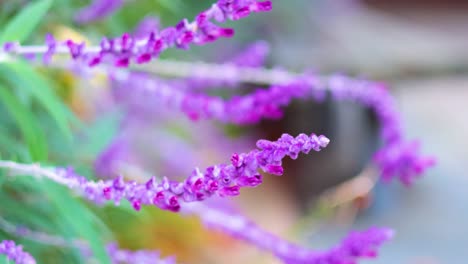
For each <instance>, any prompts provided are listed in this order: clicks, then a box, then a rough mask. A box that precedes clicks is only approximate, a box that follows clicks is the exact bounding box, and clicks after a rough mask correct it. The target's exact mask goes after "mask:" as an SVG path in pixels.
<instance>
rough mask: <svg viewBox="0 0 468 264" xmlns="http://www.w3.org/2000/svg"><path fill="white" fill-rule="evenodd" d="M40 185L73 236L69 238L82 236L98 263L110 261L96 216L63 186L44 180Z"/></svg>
mask: <svg viewBox="0 0 468 264" xmlns="http://www.w3.org/2000/svg"><path fill="white" fill-rule="evenodd" d="M40 187H41V188H42V190H43V193H45V194H47V196H48V197H49V199H50V202H51V203H52V205H53V206H54V207H55V208H56V209H57V210H58V212H59V213H60V218H61V219H62V224H65V225H67V226H68V230H69V231H70V234H69V235H71V236H75V237H70V238H73V239H76V236H79V237H81V238H84V239H85V240H86V241H87V242H88V243H89V245H90V247H91V250H92V251H93V256H95V257H96V258H97V259H98V260H99V261H98V263H104V264H105V263H110V259H109V256H108V255H107V252H106V249H105V241H104V240H103V236H102V232H103V231H104V230H99V229H98V227H99V228H102V227H103V225H101V224H100V223H99V222H97V220H98V218H97V217H96V216H95V215H94V214H93V213H92V212H91V211H90V210H89V209H88V208H87V207H86V206H84V205H83V204H82V203H81V202H80V201H79V200H77V199H75V198H73V197H71V196H70V192H69V191H68V190H67V189H66V188H64V187H63V186H59V185H57V184H55V183H53V182H49V181H44V182H42V184H41V185H40Z"/></svg>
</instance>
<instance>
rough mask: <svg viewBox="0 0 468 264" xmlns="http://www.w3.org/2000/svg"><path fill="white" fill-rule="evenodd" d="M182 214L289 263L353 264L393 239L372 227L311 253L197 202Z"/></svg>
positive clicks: (389, 232) (384, 230)
mask: <svg viewBox="0 0 468 264" xmlns="http://www.w3.org/2000/svg"><path fill="white" fill-rule="evenodd" d="M182 212H188V213H196V214H197V215H198V216H199V217H200V219H201V220H202V221H203V223H204V224H205V225H207V226H208V227H210V228H214V229H220V230H222V231H223V232H225V233H228V234H230V235H231V236H233V237H236V238H238V239H241V240H244V241H247V242H249V243H251V244H253V245H255V246H257V247H258V248H260V249H263V250H265V251H269V252H271V253H272V254H274V255H275V256H276V257H278V258H279V259H281V260H283V261H284V263H288V264H302V263H307V264H354V263H357V260H359V259H361V258H375V257H376V256H377V249H378V248H379V247H380V246H381V245H382V244H383V243H384V242H386V241H388V240H390V239H391V238H392V237H393V230H391V229H388V228H375V227H373V228H369V229H368V230H365V231H354V232H351V233H349V234H348V236H347V237H346V238H345V239H343V240H342V242H341V243H340V244H339V245H336V246H334V247H332V248H330V249H327V250H313V249H309V248H306V247H303V246H300V245H296V244H293V243H290V242H287V241H286V240H284V239H282V238H279V237H277V236H275V235H273V234H271V233H269V232H267V231H264V230H262V229H261V228H260V227H258V226H257V225H256V224H255V223H253V222H252V221H249V220H248V219H246V218H244V217H243V216H241V215H239V214H235V213H232V212H225V211H223V210H217V209H214V208H210V207H207V206H205V205H203V204H200V203H191V204H187V206H185V207H184V208H183V209H182Z"/></svg>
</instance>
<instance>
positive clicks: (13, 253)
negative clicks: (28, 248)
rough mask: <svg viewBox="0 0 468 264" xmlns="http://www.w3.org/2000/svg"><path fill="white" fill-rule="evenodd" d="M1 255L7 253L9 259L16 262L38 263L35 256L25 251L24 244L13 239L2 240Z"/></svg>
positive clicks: (21, 263) (20, 263)
mask: <svg viewBox="0 0 468 264" xmlns="http://www.w3.org/2000/svg"><path fill="white" fill-rule="evenodd" d="M0 255H5V256H6V257H7V260H11V261H14V263H16V264H36V261H35V260H34V258H33V257H32V256H31V255H30V254H29V253H27V252H24V251H23V246H21V245H16V244H15V242H14V241H12V240H3V241H1V242H0Z"/></svg>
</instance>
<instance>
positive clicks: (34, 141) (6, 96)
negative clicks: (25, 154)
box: [0, 86, 47, 161]
mask: <svg viewBox="0 0 468 264" xmlns="http://www.w3.org/2000/svg"><path fill="white" fill-rule="evenodd" d="M0 102H1V103H2V104H3V105H4V106H5V108H6V109H7V111H8V112H9V113H10V115H11V116H12V117H13V118H14V119H15V120H16V123H17V124H18V127H19V129H20V131H21V134H22V135H23V138H24V140H25V141H26V144H27V145H28V148H29V153H30V154H31V158H32V159H33V160H36V161H39V160H46V159H47V145H46V142H45V136H44V134H43V132H42V130H40V129H39V125H38V124H37V121H36V119H35V118H34V116H33V115H32V114H31V112H30V111H29V110H28V109H27V108H26V107H25V106H24V105H23V104H22V103H21V102H20V101H19V100H18V99H17V98H16V97H15V95H14V94H13V93H11V92H10V91H9V90H8V89H6V88H5V87H1V86H0ZM5 141H6V142H8V140H5Z"/></svg>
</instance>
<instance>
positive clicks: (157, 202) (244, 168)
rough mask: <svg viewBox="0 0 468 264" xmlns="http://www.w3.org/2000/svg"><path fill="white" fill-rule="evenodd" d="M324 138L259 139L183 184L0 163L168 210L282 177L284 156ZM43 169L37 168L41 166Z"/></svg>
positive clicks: (97, 196)
mask: <svg viewBox="0 0 468 264" xmlns="http://www.w3.org/2000/svg"><path fill="white" fill-rule="evenodd" d="M329 141H330V140H329V139H328V138H326V137H325V136H323V135H321V136H317V135H315V134H311V135H310V136H308V135H306V134H300V135H298V136H297V137H293V136H291V135H288V134H283V135H282V136H281V138H280V139H278V140H277V141H268V140H264V139H263V140H259V141H257V148H258V149H254V150H252V151H250V152H248V153H241V154H236V153H235V154H233V155H232V157H231V164H219V165H214V166H210V167H208V168H206V169H205V170H204V171H203V172H202V171H201V170H200V169H198V168H196V169H194V170H193V171H192V174H191V175H190V176H189V177H187V178H186V179H185V180H184V181H183V182H177V181H170V180H168V179H167V178H164V179H163V180H162V182H159V183H158V182H157V181H156V179H155V178H152V179H150V180H149V181H147V182H146V183H137V182H135V181H128V182H126V181H125V180H124V179H123V177H118V178H115V179H114V180H106V181H102V180H101V181H98V182H93V181H89V180H87V179H86V178H85V177H83V176H80V175H77V174H76V173H75V172H74V171H73V170H72V169H71V168H69V169H55V171H50V170H45V171H44V170H37V169H36V170H35V169H34V168H35V166H34V165H30V166H32V168H31V167H28V166H27V165H19V164H17V163H14V162H9V161H0V167H5V168H13V169H14V170H15V171H18V172H21V171H24V170H26V171H27V172H31V171H30V170H31V169H32V170H33V171H35V173H39V175H37V176H41V177H47V178H49V179H51V180H53V181H55V182H57V183H59V184H63V185H65V186H68V187H69V188H71V189H74V190H76V191H79V192H81V193H83V195H85V196H86V197H87V198H88V199H90V200H92V201H94V202H96V203H102V202H104V201H108V200H113V201H114V202H115V203H116V204H119V203H120V201H121V200H122V199H125V200H128V201H129V202H130V203H131V204H132V205H133V207H134V208H135V210H137V211H138V210H140V209H141V206H142V205H154V206H157V207H159V208H161V209H164V210H170V211H174V212H177V211H179V210H180V208H181V202H182V201H183V202H195V201H203V200H205V199H207V198H209V197H211V196H213V195H216V196H221V197H227V196H237V195H239V193H240V189H241V188H243V187H255V186H258V185H259V184H261V183H262V181H263V176H262V175H261V174H260V173H259V172H258V170H259V169H260V170H262V171H264V172H266V173H269V174H273V175H282V174H283V167H282V166H281V164H282V159H284V158H285V157H286V156H289V157H290V158H292V159H297V157H298V155H299V154H300V153H305V154H307V153H309V152H310V151H311V150H314V151H320V150H321V149H322V148H324V147H326V146H327V145H328V143H329ZM37 168H39V167H37Z"/></svg>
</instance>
